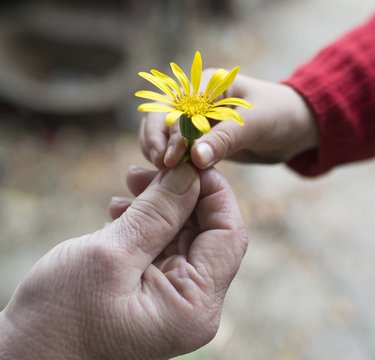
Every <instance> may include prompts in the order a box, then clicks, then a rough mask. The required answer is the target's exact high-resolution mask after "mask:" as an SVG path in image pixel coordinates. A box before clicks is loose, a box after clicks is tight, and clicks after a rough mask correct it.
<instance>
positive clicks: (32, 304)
mask: <svg viewBox="0 0 375 360" xmlns="http://www.w3.org/2000/svg"><path fill="white" fill-rule="evenodd" d="M127 180H128V186H129V188H130V190H131V191H132V192H133V193H134V195H135V196H136V198H135V199H134V200H133V201H130V200H127V199H124V198H115V199H113V201H112V202H111V204H110V213H111V215H112V217H113V218H114V219H115V220H114V221H113V222H112V223H110V224H109V225H107V226H105V227H104V228H102V229H101V230H99V231H97V232H95V233H93V234H89V235H85V236H82V237H80V238H76V239H71V240H67V241H65V242H63V243H61V244H60V245H58V246H56V247H55V248H54V249H52V250H51V251H50V252H49V253H47V254H46V255H45V256H44V257H43V258H42V259H41V260H40V261H39V262H37V263H36V264H35V266H34V267H33V268H32V269H31V270H30V271H29V273H28V274H27V276H26V278H25V279H24V280H23V281H22V283H21V284H20V285H19V286H18V288H17V290H16V291H15V293H14V295H13V297H12V299H11V300H10V302H9V304H8V306H7V307H6V308H5V309H4V310H3V311H2V312H1V313H0V328H1V331H0V359H1V360H7V359H12V360H14V359H17V360H27V359H30V360H34V359H39V360H43V359H57V360H58V359H65V360H69V359H74V360H76V359H80V360H81V359H82V360H83V359H87V360H88V359H91V360H92V359H111V360H116V359H122V360H123V359H127V360H132V359H142V360H147V359H169V358H171V357H173V356H176V355H179V354H183V353H187V352H191V351H193V350H195V349H197V348H199V347H201V346H203V345H204V344H206V343H207V342H209V341H210V340H211V339H212V338H213V336H214V335H215V333H216V331H217V329H218V325H219V319H220V313H221V310H222V306H223V299H224V295H225V293H226V291H227V289H228V287H229V285H230V283H231V281H232V279H233V277H234V275H235V273H236V272H237V270H238V268H239V266H240V262H241V260H242V258H243V255H244V253H245V250H246V246H247V232H246V230H245V228H244V225H243V222H242V219H241V215H240V211H239V209H238V206H237V204H236V201H235V198H234V195H233V193H232V191H231V189H230V187H229V185H228V184H227V182H226V180H225V179H224V177H223V176H222V175H221V174H220V173H219V172H218V171H216V170H215V169H210V170H207V171H199V172H198V171H197V170H195V169H194V168H193V167H191V166H190V165H188V164H185V165H183V166H179V167H177V168H174V169H172V170H163V171H161V172H155V171H153V172H150V171H147V170H145V169H140V168H131V169H130V171H129V174H128V179H127Z"/></svg>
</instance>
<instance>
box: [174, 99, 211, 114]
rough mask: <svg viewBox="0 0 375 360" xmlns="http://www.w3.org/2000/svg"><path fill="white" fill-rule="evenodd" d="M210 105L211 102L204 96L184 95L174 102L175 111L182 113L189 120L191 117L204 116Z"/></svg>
mask: <svg viewBox="0 0 375 360" xmlns="http://www.w3.org/2000/svg"><path fill="white" fill-rule="evenodd" d="M212 105H213V101H210V100H208V99H207V96H206V95H204V94H200V95H199V96H191V95H187V94H184V95H183V96H182V97H181V98H180V99H178V100H177V101H176V109H177V110H180V111H182V112H183V113H184V114H186V115H187V116H188V117H190V118H191V117H192V116H193V115H204V114H206V113H207V112H208V111H209V110H210V109H211V106H212Z"/></svg>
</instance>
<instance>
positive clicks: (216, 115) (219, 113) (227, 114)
mask: <svg viewBox="0 0 375 360" xmlns="http://www.w3.org/2000/svg"><path fill="white" fill-rule="evenodd" d="M205 116H207V117H208V118H211V119H214V120H219V121H225V120H234V121H235V122H236V123H237V124H239V125H243V124H244V121H243V119H242V117H241V115H240V114H239V113H238V112H237V111H236V110H233V109H231V108H225V107H217V108H213V109H212V111H210V112H208V113H206V114H205Z"/></svg>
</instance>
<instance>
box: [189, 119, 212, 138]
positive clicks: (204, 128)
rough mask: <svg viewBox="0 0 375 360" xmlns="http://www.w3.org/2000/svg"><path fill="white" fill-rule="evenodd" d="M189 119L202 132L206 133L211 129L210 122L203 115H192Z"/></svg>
mask: <svg viewBox="0 0 375 360" xmlns="http://www.w3.org/2000/svg"><path fill="white" fill-rule="evenodd" d="M191 121H192V122H193V124H194V126H195V127H196V128H197V129H198V130H199V131H200V132H201V133H203V134H206V133H208V132H209V131H210V130H211V125H210V123H209V122H208V120H207V118H206V117H205V116H203V115H193V116H192V118H191Z"/></svg>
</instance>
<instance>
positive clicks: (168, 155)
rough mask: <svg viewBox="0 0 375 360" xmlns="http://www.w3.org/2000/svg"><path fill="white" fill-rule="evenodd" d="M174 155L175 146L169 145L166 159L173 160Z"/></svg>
mask: <svg viewBox="0 0 375 360" xmlns="http://www.w3.org/2000/svg"><path fill="white" fill-rule="evenodd" d="M172 153H173V145H169V146H168V149H167V152H166V153H165V157H164V159H166V160H168V159H169V158H171V157H172Z"/></svg>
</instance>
